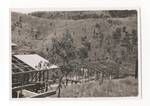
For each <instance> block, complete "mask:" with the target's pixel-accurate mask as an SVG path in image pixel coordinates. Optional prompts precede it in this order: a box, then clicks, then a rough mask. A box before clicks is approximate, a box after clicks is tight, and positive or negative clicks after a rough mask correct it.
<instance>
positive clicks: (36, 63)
mask: <svg viewBox="0 0 150 106" xmlns="http://www.w3.org/2000/svg"><path fill="white" fill-rule="evenodd" d="M14 56H15V57H16V58H18V59H19V60H21V61H23V62H24V63H26V64H27V65H29V66H30V67H32V68H34V69H35V70H44V69H53V68H58V66H56V65H49V64H50V63H49V61H48V60H46V59H44V58H43V57H41V56H39V55H37V54H25V55H14Z"/></svg>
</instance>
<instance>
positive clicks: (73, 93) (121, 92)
mask: <svg viewBox="0 0 150 106" xmlns="http://www.w3.org/2000/svg"><path fill="white" fill-rule="evenodd" d="M126 96H138V80H137V79H134V78H133V77H127V78H124V79H114V80H105V81H104V83H103V84H101V85H99V83H98V81H93V82H89V83H84V84H74V85H71V86H67V87H66V88H63V89H62V90H61V97H126Z"/></svg>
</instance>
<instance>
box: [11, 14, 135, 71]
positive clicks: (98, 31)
mask: <svg viewBox="0 0 150 106" xmlns="http://www.w3.org/2000/svg"><path fill="white" fill-rule="evenodd" d="M104 13H105V12H104ZM104 13H103V14H104ZM73 14H75V13H73ZM73 14H71V15H73ZM11 20H12V21H11V22H12V23H11V28H12V29H11V30H12V32H11V34H12V42H13V43H16V44H17V45H18V47H20V48H23V47H24V46H27V47H29V48H30V49H31V50H33V51H34V52H36V53H38V54H40V55H42V56H44V57H46V58H48V59H50V57H49V51H50V49H51V47H52V41H51V39H52V38H56V39H58V40H59V39H61V38H62V36H63V34H64V33H65V32H66V30H67V29H68V30H69V32H70V34H71V35H72V37H73V40H74V45H75V47H76V48H80V47H81V45H82V44H81V38H82V37H85V36H86V37H87V39H88V41H89V42H90V43H91V50H90V51H89V59H91V60H98V59H99V60H101V59H103V58H104V57H108V56H110V53H109V51H111V54H112V55H113V56H112V57H110V58H112V59H113V58H115V57H121V58H122V59H123V62H124V63H132V65H131V67H132V69H133V70H134V67H135V57H136V55H137V51H132V52H131V53H130V54H129V53H128V51H127V49H126V48H125V47H122V46H121V45H120V44H119V43H118V44H116V47H114V46H113V45H114V44H115V42H114V40H113V33H114V32H115V31H116V29H117V28H120V29H121V31H122V28H123V27H126V30H127V32H128V33H129V34H130V35H131V34H132V31H133V30H135V31H137V19H136V17H135V16H131V17H125V18H118V17H117V18H111V17H108V18H87V19H86V18H84V19H78V20H73V19H60V18H56V19H55V18H54V19H48V18H43V17H42V18H41V17H36V16H32V15H27V14H21V13H15V12H12V13H11ZM133 36H134V37H135V38H136V37H137V35H136V34H135V35H133ZM120 39H123V36H122V35H121V38H120ZM135 48H137V46H135ZM108 49H109V50H108ZM136 50H137V49H136ZM122 52H124V57H125V58H123V56H122ZM121 61H122V60H121ZM132 69H131V70H132Z"/></svg>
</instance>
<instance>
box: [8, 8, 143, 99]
mask: <svg viewBox="0 0 150 106" xmlns="http://www.w3.org/2000/svg"><path fill="white" fill-rule="evenodd" d="M24 10H25V9H19V8H18V9H10V21H11V22H10V23H11V24H10V35H11V43H10V45H11V50H10V52H11V58H10V59H11V63H10V64H11V70H10V71H11V72H10V76H11V83H10V86H11V87H10V91H11V98H93V97H99V98H102V97H111V98H114V97H137V96H139V90H140V89H139V77H140V75H139V73H140V72H139V71H140V69H139V62H140V61H139V52H138V51H139V50H138V47H139V43H138V40H139V39H140V38H139V35H138V34H139V33H138V32H139V31H138V24H139V23H138V18H139V17H138V11H137V10H136V9H114V10H113V9H111V10H68V11H66V10H65V11H63V10H62V11H51V10H50V9H49V10H48V11H47V10H46V11H44V10H36V9H34V8H30V9H27V10H28V11H24Z"/></svg>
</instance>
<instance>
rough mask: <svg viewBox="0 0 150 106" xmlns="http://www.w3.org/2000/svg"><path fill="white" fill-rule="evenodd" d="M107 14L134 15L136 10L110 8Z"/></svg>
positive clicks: (116, 15)
mask: <svg viewBox="0 0 150 106" xmlns="http://www.w3.org/2000/svg"><path fill="white" fill-rule="evenodd" d="M109 14H110V16H111V17H120V18H124V17H130V16H136V15H137V11H136V10H112V11H109Z"/></svg>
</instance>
